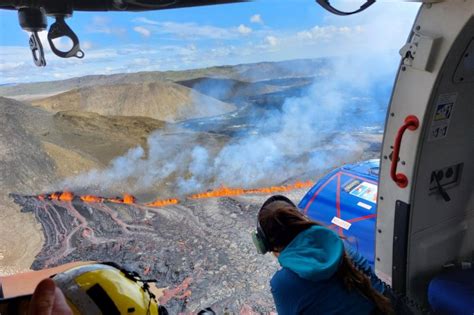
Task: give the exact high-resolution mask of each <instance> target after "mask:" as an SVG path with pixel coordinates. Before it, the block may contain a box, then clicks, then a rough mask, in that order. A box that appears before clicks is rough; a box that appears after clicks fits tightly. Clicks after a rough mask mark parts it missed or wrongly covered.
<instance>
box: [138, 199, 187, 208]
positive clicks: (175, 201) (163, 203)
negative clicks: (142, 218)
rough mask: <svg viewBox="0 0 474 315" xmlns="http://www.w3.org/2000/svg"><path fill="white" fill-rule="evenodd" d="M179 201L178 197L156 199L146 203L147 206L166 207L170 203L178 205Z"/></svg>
mask: <svg viewBox="0 0 474 315" xmlns="http://www.w3.org/2000/svg"><path fill="white" fill-rule="evenodd" d="M178 203H179V200H178V199H175V198H173V199H164V200H155V201H153V202H150V203H147V204H145V206H147V207H164V206H169V205H176V204H178Z"/></svg>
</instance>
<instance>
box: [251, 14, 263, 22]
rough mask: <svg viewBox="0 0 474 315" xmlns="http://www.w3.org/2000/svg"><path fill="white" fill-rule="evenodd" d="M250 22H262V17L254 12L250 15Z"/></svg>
mask: <svg viewBox="0 0 474 315" xmlns="http://www.w3.org/2000/svg"><path fill="white" fill-rule="evenodd" d="M250 22H251V23H255V24H263V19H262V16H261V15H260V14H254V15H252V16H251V17H250Z"/></svg>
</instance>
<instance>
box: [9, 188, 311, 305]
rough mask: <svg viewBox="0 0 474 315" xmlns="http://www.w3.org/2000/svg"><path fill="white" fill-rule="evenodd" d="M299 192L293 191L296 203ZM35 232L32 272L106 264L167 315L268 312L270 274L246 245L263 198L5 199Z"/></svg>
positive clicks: (266, 259)
mask: <svg viewBox="0 0 474 315" xmlns="http://www.w3.org/2000/svg"><path fill="white" fill-rule="evenodd" d="M303 193H304V191H303V190H302V191H293V192H291V193H290V194H291V197H293V198H294V199H295V200H299V198H301V196H302V194H303ZM11 197H12V198H13V199H14V201H15V202H16V203H17V204H18V205H20V206H21V207H22V211H23V212H32V213H34V215H35V216H36V218H37V220H38V221H39V222H40V223H41V225H42V227H43V232H44V236H45V243H44V246H43V248H42V250H41V252H40V253H39V254H38V255H37V257H36V259H35V261H34V263H33V265H32V268H33V269H42V268H48V267H53V266H56V265H60V264H64V263H67V262H72V261H85V260H95V261H114V262H116V263H119V264H122V265H124V266H126V267H127V268H129V269H132V270H135V271H138V272H139V273H140V274H142V275H143V276H144V277H145V278H154V279H157V280H158V286H159V287H168V288H169V289H170V290H169V291H168V295H167V296H166V297H165V298H164V299H162V300H161V302H163V303H165V305H166V306H167V307H168V309H169V311H170V314H178V313H191V312H195V311H198V310H200V309H203V308H205V307H209V306H210V307H212V308H213V309H214V310H216V311H217V312H218V314H223V313H225V312H228V313H231V314H234V313H240V312H241V311H247V312H248V311H249V310H252V311H253V312H254V313H269V312H271V311H273V310H274V306H273V300H272V298H271V294H270V291H269V286H268V282H269V279H270V278H271V276H272V274H273V272H275V271H276V269H277V262H276V261H275V259H273V258H272V257H271V256H269V255H267V256H261V255H257V254H256V252H255V248H254V246H253V244H252V241H251V238H250V232H251V231H252V230H253V229H254V226H255V217H256V213H257V211H258V209H259V206H260V205H261V204H262V202H263V201H264V200H265V199H266V198H267V197H268V196H242V197H235V198H227V197H224V198H213V199H198V200H184V201H182V202H181V204H179V205H174V206H167V207H163V208H148V207H145V206H141V205H123V204H113V203H103V204H99V203H96V204H94V203H89V204H87V203H84V202H82V201H80V200H78V199H75V200H74V201H73V202H59V201H41V200H39V199H38V198H36V197H34V196H21V195H14V194H12V195H11Z"/></svg>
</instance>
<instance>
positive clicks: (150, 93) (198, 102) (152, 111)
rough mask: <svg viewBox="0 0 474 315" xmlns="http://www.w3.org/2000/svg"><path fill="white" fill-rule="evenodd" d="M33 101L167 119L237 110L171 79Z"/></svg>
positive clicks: (51, 108)
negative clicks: (170, 80)
mask: <svg viewBox="0 0 474 315" xmlns="http://www.w3.org/2000/svg"><path fill="white" fill-rule="evenodd" d="M32 103H33V105H35V106H39V107H41V108H44V109H46V110H49V111H53V112H58V111H66V110H74V111H85V112H94V113H98V114H101V115H119V116H142V117H150V118H154V119H159V120H163V121H167V122H175V121H180V120H185V119H189V118H199V117H207V116H213V115H219V114H223V113H226V112H229V111H232V110H234V109H235V108H234V106H233V105H230V104H227V103H224V102H221V101H218V100H216V99H214V98H211V97H209V96H206V95H203V94H201V93H199V92H196V91H193V90H192V89H189V88H187V87H185V86H181V85H178V84H175V83H171V82H154V83H143V84H118V85H111V86H96V87H87V88H81V89H74V90H71V91H68V92H65V93H61V94H58V95H55V96H51V97H47V98H44V99H40V100H36V101H33V102H32Z"/></svg>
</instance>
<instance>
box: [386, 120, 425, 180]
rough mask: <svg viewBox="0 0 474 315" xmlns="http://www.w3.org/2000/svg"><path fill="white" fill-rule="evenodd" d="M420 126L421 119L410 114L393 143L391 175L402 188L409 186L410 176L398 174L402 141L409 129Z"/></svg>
mask: <svg viewBox="0 0 474 315" xmlns="http://www.w3.org/2000/svg"><path fill="white" fill-rule="evenodd" d="M419 126H420V121H419V120H418V118H417V117H416V116H414V115H409V116H407V117H406V118H405V123H404V124H403V126H401V127H400V129H398V133H397V137H396V138H395V143H394V145H393V155H392V164H391V165H390V177H392V180H393V181H394V182H395V183H396V184H397V185H398V187H400V188H405V187H407V186H408V178H407V177H406V175H405V174H403V173H398V174H397V166H398V158H399V154H400V145H401V143H402V138H403V134H404V133H405V131H406V130H407V129H408V130H412V131H413V130H416V129H418V127H419Z"/></svg>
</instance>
